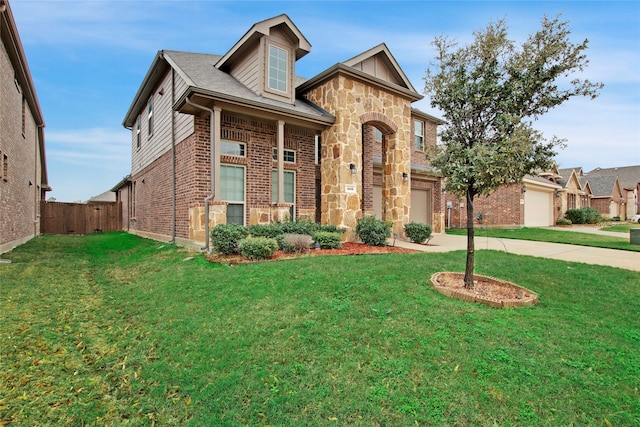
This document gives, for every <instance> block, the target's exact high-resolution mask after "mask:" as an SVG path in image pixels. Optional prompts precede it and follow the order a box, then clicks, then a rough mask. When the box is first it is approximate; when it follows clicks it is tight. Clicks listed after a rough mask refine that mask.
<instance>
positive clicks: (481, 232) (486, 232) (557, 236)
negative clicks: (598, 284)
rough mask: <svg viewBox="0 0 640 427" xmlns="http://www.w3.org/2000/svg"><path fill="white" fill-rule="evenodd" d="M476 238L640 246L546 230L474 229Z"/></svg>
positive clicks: (462, 232)
mask: <svg viewBox="0 0 640 427" xmlns="http://www.w3.org/2000/svg"><path fill="white" fill-rule="evenodd" d="M447 234H457V235H460V236H466V235H467V229H466V228H455V229H454V228H452V229H449V230H447ZM475 236H476V237H497V238H500V239H517V240H534V241H537V242H551V243H566V244H569V245H579V246H593V247H596V248H607V249H620V250H624V251H634V252H640V246H638V245H632V244H630V243H629V237H628V235H627V236H626V237H624V236H623V235H622V234H621V235H620V237H611V236H602V235H599V234H593V233H580V232H576V231H562V230H552V229H548V228H526V227H525V228H491V227H476V228H475Z"/></svg>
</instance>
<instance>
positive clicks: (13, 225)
mask: <svg viewBox="0 0 640 427" xmlns="http://www.w3.org/2000/svg"><path fill="white" fill-rule="evenodd" d="M0 36H1V38H2V49H0V95H1V96H0V253H2V252H6V251H9V250H11V249H12V248H14V247H15V246H18V245H20V244H22V243H24V242H26V241H28V240H29V239H31V238H33V237H34V236H37V235H39V234H40V201H41V200H45V194H46V192H47V191H51V188H50V187H49V184H48V180H47V166H46V161H45V145H44V118H43V115H42V110H41V109H40V104H39V102H38V97H37V95H36V90H35V87H34V84H33V80H32V78H31V73H30V71H29V66H28V64H27V58H26V56H25V53H24V49H23V47H22V42H21V41H20V36H19V35H18V29H17V27H16V23H15V20H14V18H13V14H12V12H11V6H10V5H9V1H8V0H0Z"/></svg>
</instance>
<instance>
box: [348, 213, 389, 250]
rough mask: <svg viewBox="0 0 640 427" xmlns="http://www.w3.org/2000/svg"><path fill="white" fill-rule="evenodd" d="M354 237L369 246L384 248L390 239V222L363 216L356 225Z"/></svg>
mask: <svg viewBox="0 0 640 427" xmlns="http://www.w3.org/2000/svg"><path fill="white" fill-rule="evenodd" d="M356 236H358V238H360V240H362V242H363V243H364V244H366V245H369V246H385V245H386V244H387V239H388V238H389V237H391V222H385V221H381V220H379V219H376V217H375V216H365V217H362V218H360V219H359V220H358V223H357V224H356Z"/></svg>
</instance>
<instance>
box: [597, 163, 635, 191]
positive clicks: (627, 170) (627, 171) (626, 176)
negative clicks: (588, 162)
mask: <svg viewBox="0 0 640 427" xmlns="http://www.w3.org/2000/svg"><path fill="white" fill-rule="evenodd" d="M585 175H586V176H587V177H588V178H590V177H594V176H606V175H615V176H617V177H618V179H619V180H620V185H621V186H622V187H624V188H635V187H636V186H637V185H638V184H639V183H640V165H636V166H621V167H617V168H595V169H594V170H592V171H589V172H587V173H586V174H585Z"/></svg>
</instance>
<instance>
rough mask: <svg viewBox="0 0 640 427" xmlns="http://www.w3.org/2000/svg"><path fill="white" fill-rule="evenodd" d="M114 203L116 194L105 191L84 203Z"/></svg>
mask: <svg viewBox="0 0 640 427" xmlns="http://www.w3.org/2000/svg"><path fill="white" fill-rule="evenodd" d="M115 201H116V193H115V192H114V191H111V190H109V191H105V192H104V193H101V194H98V195H97V196H93V197H92V198H90V199H89V200H87V201H86V203H105V202H115Z"/></svg>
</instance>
